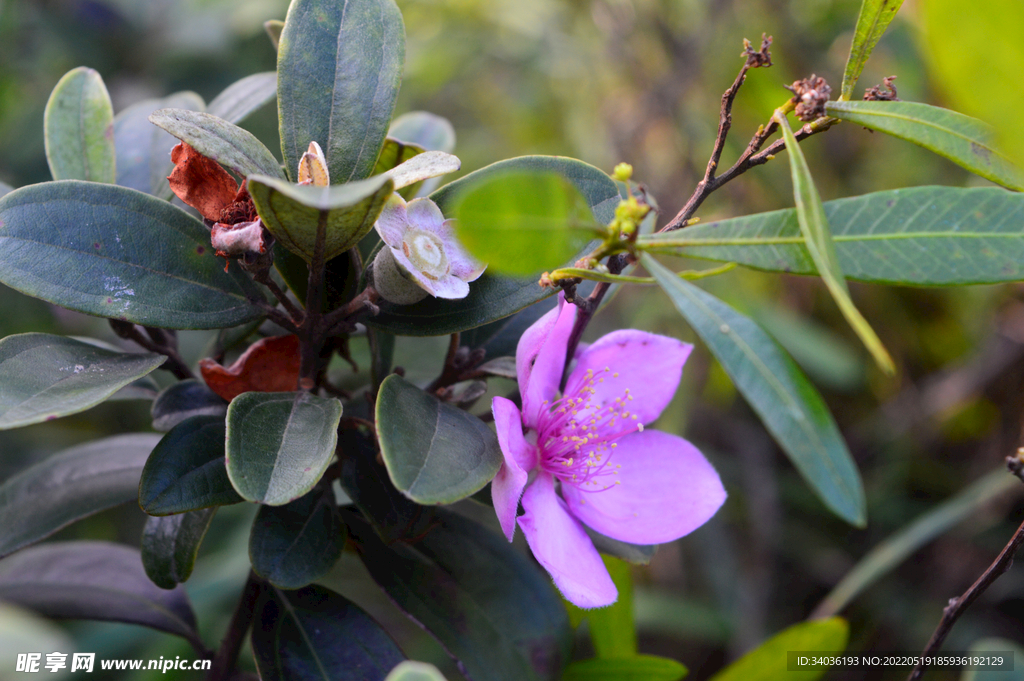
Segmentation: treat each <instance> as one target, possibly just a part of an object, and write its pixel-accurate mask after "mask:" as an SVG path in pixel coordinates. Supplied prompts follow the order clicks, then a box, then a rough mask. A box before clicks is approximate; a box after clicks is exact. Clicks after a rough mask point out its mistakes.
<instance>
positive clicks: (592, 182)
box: [367, 156, 619, 336]
mask: <svg viewBox="0 0 1024 681" xmlns="http://www.w3.org/2000/svg"><path fill="white" fill-rule="evenodd" d="M514 171H524V172H554V173H557V174H559V175H561V176H562V177H563V178H565V179H566V180H568V181H569V182H571V183H572V184H573V186H575V187H576V189H577V190H578V191H579V192H580V193H581V194H583V197H584V198H585V199H586V202H587V205H588V206H589V207H590V210H591V211H592V212H593V214H594V218H595V219H596V220H597V221H598V222H600V223H602V224H607V223H608V222H610V221H611V220H612V218H613V217H614V216H615V207H616V206H617V205H618V204H619V193H618V188H617V187H616V186H615V182H614V181H612V179H611V178H610V177H608V175H607V174H605V173H603V172H601V171H600V170H599V169H597V168H595V167H594V166H592V165H589V164H587V163H583V162H582V161H577V160H575V159H571V158H564V157H559V156H521V157H519V158H512V159H508V160H505V161H500V162H498V163H494V164H492V165H489V166H487V167H486V168H482V169H481V170H478V171H476V172H473V173H470V174H469V175H466V176H465V177H463V178H460V179H458V180H455V181H454V182H450V183H448V184H446V185H445V186H443V187H441V188H440V189H438V190H437V191H436V192H434V193H433V194H431V195H430V198H431V200H432V201H434V202H435V203H436V204H437V205H438V207H440V209H441V212H442V213H444V214H445V215H446V216H448V217H451V216H452V215H453V212H452V209H453V207H454V204H455V201H456V199H457V196H458V194H459V192H460V191H461V190H462V189H463V188H465V187H469V186H472V184H474V183H477V182H482V181H485V180H487V179H489V178H491V177H495V176H499V175H502V174H504V173H507V172H514ZM581 290H582V289H581ZM553 294H554V291H553V290H552V289H545V288H541V287H540V286H538V285H537V280H536V278H533V277H529V278H513V277H503V276H499V275H494V274H488V273H487V272H485V273H484V274H483V276H481V277H480V278H479V279H477V280H476V281H474V282H473V283H472V284H470V286H469V295H468V296H466V297H465V298H462V299H460V300H441V299H438V298H431V297H427V298H426V299H424V300H422V301H420V302H418V303H414V304H413V305H392V304H390V303H385V302H382V303H381V305H380V308H381V313H380V314H379V315H378V316H376V317H373V318H371V319H367V324H371V325H373V326H377V327H378V328H381V329H383V330H386V331H388V332H390V333H394V334H396V335H402V336H441V335H447V334H450V333H454V332H456V331H465V330H467V329H472V328H474V327H477V326H482V325H484V324H487V323H490V322H494V321H496V320H499V319H502V318H504V317H508V316H509V315H512V314H514V313H516V312H518V311H519V310H522V309H523V308H525V307H527V306H529V305H532V304H533V303H536V302H537V301H539V300H542V299H544V298H547V297H548V296H551V295H553ZM584 295H585V294H584Z"/></svg>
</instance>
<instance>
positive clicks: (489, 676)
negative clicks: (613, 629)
mask: <svg viewBox="0 0 1024 681" xmlns="http://www.w3.org/2000/svg"><path fill="white" fill-rule="evenodd" d="M342 512H343V513H344V516H345V521H346V523H347V524H348V526H349V532H350V536H351V537H353V538H354V540H355V542H356V548H357V549H358V550H359V553H360V555H361V557H362V559H363V562H364V563H365V564H366V567H367V569H368V570H369V571H370V575H371V576H372V577H373V579H374V580H375V581H376V582H377V583H378V584H379V585H380V586H381V588H383V589H384V591H386V592H387V594H388V596H389V597H390V598H391V600H392V601H394V602H395V604H396V605H398V607H399V608H401V609H402V610H404V611H405V612H406V613H408V615H409V616H410V617H412V618H413V619H414V620H415V621H416V622H419V623H420V624H421V625H422V626H423V627H424V628H425V629H426V630H427V631H428V632H430V633H431V634H432V635H433V636H434V637H436V638H437V639H438V640H439V641H440V642H441V644H442V645H443V646H444V648H445V650H447V651H448V652H449V654H451V655H452V657H454V658H455V659H456V660H458V661H459V662H460V663H461V665H462V668H464V669H465V673H466V676H467V677H468V678H472V679H474V681H492V680H494V681H498V680H504V679H516V680H517V681H533V680H535V679H552V680H554V679H558V678H559V677H560V676H561V673H562V669H563V668H564V666H565V664H566V663H567V662H568V660H569V653H570V649H571V629H570V628H569V618H568V615H567V614H566V611H565V608H564V607H563V606H562V601H561V598H560V597H559V596H558V593H557V592H556V591H555V589H554V587H553V586H552V585H551V581H550V579H549V578H548V577H547V575H545V574H544V573H543V572H542V571H540V570H539V569H538V567H537V566H536V565H534V564H533V563H531V562H530V560H528V559H527V558H526V557H525V556H523V555H522V554H521V553H519V552H518V551H516V550H514V549H513V548H512V547H511V546H510V545H509V543H508V542H507V541H506V540H505V538H504V537H502V536H500V535H498V534H495V533H493V532H491V531H489V530H487V529H485V528H483V527H482V526H480V525H477V524H476V523H474V522H473V521H471V520H468V519H466V518H464V517H462V516H459V515H457V514H455V513H452V512H450V511H447V510H446V509H437V510H436V511H435V512H436V514H437V517H438V518H439V520H440V522H439V523H438V524H436V525H435V526H433V527H431V528H429V529H428V530H427V531H426V532H425V533H424V534H422V535H421V536H419V537H417V539H416V541H414V542H411V543H408V544H407V543H404V542H395V543H393V544H391V545H390V546H385V545H384V544H383V543H382V542H381V541H380V539H378V538H377V535H376V534H374V533H373V531H372V530H371V529H370V526H369V525H367V524H366V523H365V522H364V521H363V520H362V519H360V518H359V517H357V516H355V515H354V514H352V513H351V512H345V511H344V509H343V511H342ZM495 585H500V588H495Z"/></svg>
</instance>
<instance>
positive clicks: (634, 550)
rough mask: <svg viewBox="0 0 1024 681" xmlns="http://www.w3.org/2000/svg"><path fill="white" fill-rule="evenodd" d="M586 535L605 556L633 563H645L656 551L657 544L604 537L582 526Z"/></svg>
mask: <svg viewBox="0 0 1024 681" xmlns="http://www.w3.org/2000/svg"><path fill="white" fill-rule="evenodd" d="M583 529H584V530H586V532H587V536H588V537H590V540H591V541H592V542H594V548H596V549H597V550H598V551H600V552H601V553H603V554H605V555H606V556H614V557H616V558H621V559H622V560H624V561H626V562H627V563H631V564H633V565H647V564H648V563H650V562H651V558H653V557H654V554H656V553H657V552H658V546H659V545H658V544H629V543H627V542H624V541H619V540H618V539H612V538H611V537H606V536H604V535H603V534H599V533H597V532H595V531H594V530H592V529H590V528H589V527H586V526H584V527H583Z"/></svg>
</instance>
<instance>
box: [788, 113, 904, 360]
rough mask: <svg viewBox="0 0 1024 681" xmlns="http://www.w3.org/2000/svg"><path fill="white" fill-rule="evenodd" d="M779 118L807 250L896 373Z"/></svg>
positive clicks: (860, 331) (861, 332)
mask: <svg viewBox="0 0 1024 681" xmlns="http://www.w3.org/2000/svg"><path fill="white" fill-rule="evenodd" d="M776 118H777V120H778V121H779V127H780V128H781V129H782V137H783V139H785V140H786V150H787V151H789V168H790V171H791V172H790V175H791V177H792V179H793V198H794V199H795V200H796V218H797V222H798V223H799V224H800V232H801V233H802V234H803V235H804V241H805V243H806V245H807V252H808V253H810V255H811V260H813V261H814V266H815V267H816V268H817V269H818V274H819V275H820V276H821V280H822V281H824V282H825V286H826V287H827V288H828V290H829V293H831V294H832V298H833V300H835V301H836V305H838V306H839V310H840V311H841V312H842V313H843V316H844V317H846V321H847V322H849V324H850V326H852V327H853V330H854V331H855V332H856V333H857V335H858V336H859V337H860V340H861V342H862V343H864V345H865V347H867V349H868V350H869V351H870V352H871V355H872V356H873V357H874V358H875V362H876V363H877V364H878V366H879V367H880V368H881V369H882V370H883V371H885V372H886V373H887V374H894V373H896V366H895V365H894V364H893V362H892V357H890V356H889V353H888V352H887V351H886V349H885V346H884V345H882V341H881V340H879V338H878V335H877V334H875V331H874V329H872V328H871V325H870V324H868V321H867V320H866V319H864V316H863V315H862V314H861V313H860V310H858V309H857V307H856V306H855V305H854V304H853V300H852V299H851V298H850V290H849V289H848V288H847V286H846V275H844V274H843V268H842V266H841V265H840V264H839V256H837V255H836V247H835V244H834V243H833V242H832V232H831V230H830V229H829V226H828V218H826V217H825V209H824V208H823V207H822V205H821V196H819V195H818V188H817V187H815V186H814V178H812V177H811V169H810V168H808V167H807V160H806V159H805V158H804V152H803V150H801V149H800V145H799V144H797V142H796V137H794V136H793V131H792V130H791V129H790V127H789V121H788V120H787V119H786V117H785V116H777V117H776Z"/></svg>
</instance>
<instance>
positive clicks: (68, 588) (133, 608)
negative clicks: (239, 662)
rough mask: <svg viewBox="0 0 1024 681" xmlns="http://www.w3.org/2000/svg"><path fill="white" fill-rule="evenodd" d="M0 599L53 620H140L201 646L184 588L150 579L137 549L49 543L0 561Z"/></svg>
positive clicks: (105, 544)
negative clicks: (167, 586)
mask: <svg viewBox="0 0 1024 681" xmlns="http://www.w3.org/2000/svg"><path fill="white" fill-rule="evenodd" d="M0 600H2V601H7V602H8V603H12V604H14V605H19V606H21V607H23V608H27V609H29V610H33V611H35V612H37V613H39V614H41V615H45V616H47V617H54V618H61V619H63V618H69V619H87V620H106V621H112V622H128V623H130V624H140V625H142V626H144V627H150V628H152V629H157V630H159V631H165V632H167V633H169V634H174V635H176V636H181V637H183V638H185V639H187V640H188V641H189V642H190V643H192V645H193V646H195V647H196V649H197V650H205V647H204V646H203V643H202V641H201V640H200V639H199V634H198V633H197V632H196V618H195V615H194V614H193V613H192V606H191V605H190V604H189V602H188V596H187V595H186V594H185V590H184V589H182V588H181V587H180V586H179V587H178V588H176V589H174V590H171V591H165V590H164V589H161V588H159V587H157V586H156V585H155V584H153V583H152V582H150V581H149V578H148V577H147V576H146V572H145V570H143V569H142V560H141V559H140V557H139V551H138V549H133V548H130V547H127V546H123V545H121V544H111V543H109V542H101V541H76V542H53V543H49V544H43V545H41V546H33V547H32V548H29V549H25V550H24V551H22V552H20V553H18V554H16V555H13V556H10V557H9V558H6V559H5V560H3V561H0Z"/></svg>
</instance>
